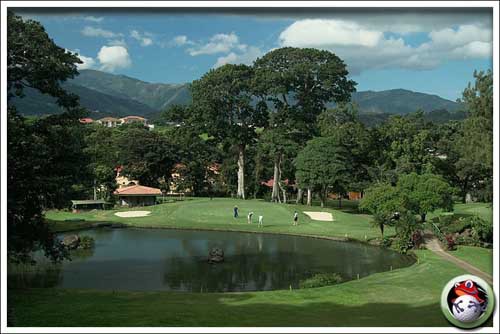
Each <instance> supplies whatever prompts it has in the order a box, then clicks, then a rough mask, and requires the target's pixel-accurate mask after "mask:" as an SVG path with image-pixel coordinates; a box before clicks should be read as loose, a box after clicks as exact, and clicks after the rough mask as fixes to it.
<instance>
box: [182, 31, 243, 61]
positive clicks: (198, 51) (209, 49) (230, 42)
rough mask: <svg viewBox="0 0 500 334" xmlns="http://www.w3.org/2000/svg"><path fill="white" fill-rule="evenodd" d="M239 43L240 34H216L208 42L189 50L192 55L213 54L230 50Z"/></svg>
mask: <svg viewBox="0 0 500 334" xmlns="http://www.w3.org/2000/svg"><path fill="white" fill-rule="evenodd" d="M238 45H239V43H238V36H237V35H236V34H235V33H230V34H216V35H213V36H212V37H211V38H210V40H209V42H208V43H206V44H203V45H198V46H196V47H192V48H189V49H188V50H187V51H188V52H189V54H190V55H191V56H199V55H211V54H216V53H226V52H229V51H231V50H232V49H233V48H235V47H237V46H238Z"/></svg>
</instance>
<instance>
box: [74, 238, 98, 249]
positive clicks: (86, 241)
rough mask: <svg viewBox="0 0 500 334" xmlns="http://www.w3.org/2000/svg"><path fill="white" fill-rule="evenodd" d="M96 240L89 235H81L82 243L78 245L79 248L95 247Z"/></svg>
mask: <svg viewBox="0 0 500 334" xmlns="http://www.w3.org/2000/svg"><path fill="white" fill-rule="evenodd" d="M94 245H95V241H94V238H92V237H89V236H87V235H84V236H82V237H80V244H79V245H78V248H80V249H92V248H94Z"/></svg>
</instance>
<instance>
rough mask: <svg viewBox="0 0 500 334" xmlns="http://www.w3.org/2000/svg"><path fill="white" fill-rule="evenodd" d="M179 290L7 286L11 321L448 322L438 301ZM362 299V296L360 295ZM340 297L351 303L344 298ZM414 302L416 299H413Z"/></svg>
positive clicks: (160, 323) (151, 323) (101, 323)
mask: <svg viewBox="0 0 500 334" xmlns="http://www.w3.org/2000/svg"><path fill="white" fill-rule="evenodd" d="M314 290H315V289H312V290H309V291H306V290H297V291H291V292H285V291H279V292H275V293H270V294H268V295H267V296H264V295H261V296H257V295H256V294H255V293H230V294H219V293H217V294H183V293H163V292H116V293H115V292H112V291H91V290H60V289H30V290H9V291H8V304H9V305H8V306H9V308H10V309H11V310H12V319H13V320H12V322H13V326H22V327H33V326H40V327H49V326H50V327H52V326H54V327H59V326H70V327H72V326H81V327H87V326H104V327H106V326H123V327H127V326H152V327H168V326H222V327H223V326H257V327H259V326H269V327H275V326H276V327H289V326H306V327H309V326H312V327H314V326H328V327H339V326H361V327H365V326H397V327H401V326H449V324H448V322H447V321H446V320H445V318H444V317H443V315H442V313H441V310H440V306H439V304H438V303H437V302H436V303H431V304H427V305H418V306H412V301H408V300H402V301H401V303H366V304H359V305H348V306H346V305H342V304H339V303H336V302H335V301H334V300H333V299H334V298H335V299H337V298H341V297H332V301H331V302H330V301H325V300H327V297H325V296H324V295H322V294H320V293H317V291H314ZM361 298H362V297H361ZM345 302H349V303H352V301H350V300H345ZM415 302H418V301H415Z"/></svg>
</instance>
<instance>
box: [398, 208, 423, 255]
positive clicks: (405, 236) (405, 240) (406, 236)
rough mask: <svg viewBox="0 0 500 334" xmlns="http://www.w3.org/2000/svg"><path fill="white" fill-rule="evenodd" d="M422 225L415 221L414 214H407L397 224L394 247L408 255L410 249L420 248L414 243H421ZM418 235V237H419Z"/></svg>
mask: <svg viewBox="0 0 500 334" xmlns="http://www.w3.org/2000/svg"><path fill="white" fill-rule="evenodd" d="M421 229H422V226H421V223H418V222H417V220H416V219H415V215H414V214H413V213H412V212H405V213H403V214H402V215H401V217H400V218H399V220H398V221H397V223H396V236H397V237H396V239H395V242H394V245H393V247H394V248H395V249H396V250H397V251H398V252H400V253H402V254H406V253H407V252H408V251H409V250H410V249H412V248H414V247H416V246H420V244H418V245H417V244H415V243H414V241H418V242H420V235H421ZM417 235H418V237H417Z"/></svg>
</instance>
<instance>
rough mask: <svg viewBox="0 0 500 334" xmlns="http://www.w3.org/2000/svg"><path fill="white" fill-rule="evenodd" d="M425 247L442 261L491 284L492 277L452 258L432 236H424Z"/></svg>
mask: <svg viewBox="0 0 500 334" xmlns="http://www.w3.org/2000/svg"><path fill="white" fill-rule="evenodd" d="M425 246H426V247H427V249H429V250H431V251H433V252H434V253H436V254H437V255H438V256H440V257H442V258H443V259H445V260H447V261H450V262H452V263H454V264H456V265H457V266H459V267H460V268H462V269H464V270H466V271H468V272H469V273H471V274H472V275H475V276H477V277H480V278H482V279H484V280H485V281H486V282H488V283H489V284H493V276H491V275H490V274H487V273H485V272H484V271H482V270H480V269H478V268H476V267H474V266H473V265H471V264H470V263H467V262H465V261H463V260H460V259H458V258H456V257H454V256H453V255H451V254H450V253H448V252H446V251H445V250H444V249H443V248H442V247H441V244H440V243H439V240H438V239H437V238H436V237H435V236H433V235H426V236H425Z"/></svg>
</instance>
